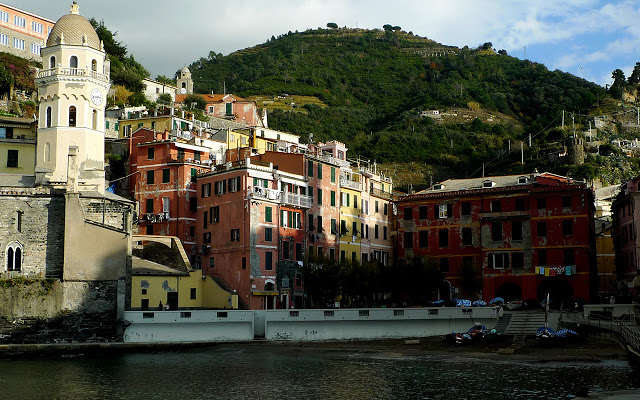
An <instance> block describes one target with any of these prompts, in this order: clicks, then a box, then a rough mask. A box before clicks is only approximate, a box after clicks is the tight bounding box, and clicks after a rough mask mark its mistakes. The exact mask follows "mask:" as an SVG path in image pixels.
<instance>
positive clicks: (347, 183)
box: [340, 178, 362, 191]
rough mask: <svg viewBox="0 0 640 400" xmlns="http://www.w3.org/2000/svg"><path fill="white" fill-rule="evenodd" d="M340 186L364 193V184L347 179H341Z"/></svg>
mask: <svg viewBox="0 0 640 400" xmlns="http://www.w3.org/2000/svg"><path fill="white" fill-rule="evenodd" d="M340 186H342V187H343V188H347V189H353V190H358V191H362V183H360V182H356V181H351V180H349V179H346V178H340Z"/></svg>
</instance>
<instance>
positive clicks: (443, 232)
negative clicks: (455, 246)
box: [438, 229, 449, 247]
mask: <svg viewBox="0 0 640 400" xmlns="http://www.w3.org/2000/svg"><path fill="white" fill-rule="evenodd" d="M438 245H439V246H440V247H447V246H449V230H448V229H440V230H439V231H438Z"/></svg>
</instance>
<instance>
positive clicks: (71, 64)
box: [69, 56, 78, 68]
mask: <svg viewBox="0 0 640 400" xmlns="http://www.w3.org/2000/svg"><path fill="white" fill-rule="evenodd" d="M69 67H70V68H78V57H76V56H71V57H70V58H69Z"/></svg>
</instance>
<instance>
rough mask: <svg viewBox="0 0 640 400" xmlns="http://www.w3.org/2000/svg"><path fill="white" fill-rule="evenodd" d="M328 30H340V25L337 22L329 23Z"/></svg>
mask: <svg viewBox="0 0 640 400" xmlns="http://www.w3.org/2000/svg"><path fill="white" fill-rule="evenodd" d="M327 28H329V29H338V24H336V23H335V22H329V23H328V24H327Z"/></svg>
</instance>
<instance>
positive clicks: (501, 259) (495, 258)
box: [489, 253, 509, 269]
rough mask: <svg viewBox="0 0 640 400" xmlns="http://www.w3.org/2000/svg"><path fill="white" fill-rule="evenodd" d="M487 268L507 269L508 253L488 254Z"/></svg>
mask: <svg viewBox="0 0 640 400" xmlns="http://www.w3.org/2000/svg"><path fill="white" fill-rule="evenodd" d="M489 268H493V269H508V268H509V253H490V254H489Z"/></svg>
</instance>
